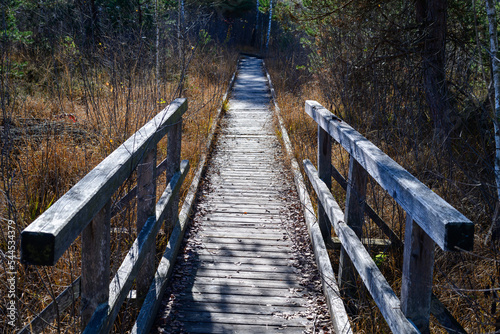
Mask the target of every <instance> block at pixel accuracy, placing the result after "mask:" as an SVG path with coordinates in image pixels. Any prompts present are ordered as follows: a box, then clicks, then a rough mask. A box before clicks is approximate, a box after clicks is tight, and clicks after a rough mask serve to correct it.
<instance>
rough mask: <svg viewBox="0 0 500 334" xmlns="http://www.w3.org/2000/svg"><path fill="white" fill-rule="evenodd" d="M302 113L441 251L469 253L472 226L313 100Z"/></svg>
mask: <svg viewBox="0 0 500 334" xmlns="http://www.w3.org/2000/svg"><path fill="white" fill-rule="evenodd" d="M306 113H307V114H308V115H309V116H311V117H312V118H313V119H314V120H315V121H316V122H317V123H318V125H319V126H320V127H321V128H322V129H323V130H324V131H326V132H327V133H328V134H329V135H330V136H331V137H332V138H333V139H335V141H337V142H338V143H340V144H341V145H342V146H343V147H344V149H345V150H346V151H347V152H348V153H349V154H350V155H351V156H353V157H354V159H356V161H357V162H358V163H359V164H360V165H361V166H362V167H363V168H364V169H365V170H366V171H367V172H368V174H370V176H372V177H373V179H374V180H375V181H377V183H379V184H380V185H381V186H382V188H384V189H385V190H386V191H387V192H388V193H389V194H390V195H391V196H392V198H394V199H395V200H396V201H397V202H398V204H399V205H401V207H402V208H403V209H404V210H405V211H406V212H407V213H408V214H410V215H411V216H412V218H413V219H414V220H415V222H417V223H418V224H419V225H420V227H421V228H422V229H424V231H425V232H426V233H427V234H428V235H429V236H430V237H431V238H432V239H433V240H434V242H436V243H437V244H438V245H439V247H441V249H443V250H445V251H456V250H457V249H458V248H460V249H465V250H472V246H473V243H474V224H473V223H472V222H471V221H470V220H469V219H467V218H466V217H465V216H464V215H462V214H461V213H460V212H458V211H457V210H456V209H455V208H453V207H452V206H451V205H450V204H448V203H447V202H445V201H444V200H443V199H442V198H441V197H439V196H438V195H437V194H436V193H434V192H433V191H432V190H430V189H429V188H428V187H426V186H425V185H424V184H423V183H422V182H420V181H419V180H418V179H417V178H415V177H414V176H413V175H411V174H410V173H409V172H408V171H406V170H405V169H404V168H403V167H401V166H400V165H398V164H397V163H396V162H395V161H394V160H393V159H391V158H390V157H389V156H388V155H387V154H385V153H384V152H383V151H382V150H380V149H379V148H378V147H376V146H375V145H374V144H373V143H372V142H370V141H369V140H368V139H366V138H365V137H363V136H362V135H361V134H360V133H359V132H357V131H356V130H354V129H353V128H352V127H351V126H349V125H348V124H347V123H345V122H344V121H341V120H340V119H339V118H337V117H335V116H334V115H333V114H332V113H331V112H330V111H328V110H327V109H326V108H324V107H323V106H322V105H320V104H319V103H318V102H316V101H306Z"/></svg>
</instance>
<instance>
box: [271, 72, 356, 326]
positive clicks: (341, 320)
mask: <svg viewBox="0 0 500 334" xmlns="http://www.w3.org/2000/svg"><path fill="white" fill-rule="evenodd" d="M266 76H267V80H268V83H269V87H270V90H271V95H272V97H273V104H274V108H275V114H276V117H277V118H278V125H279V129H280V131H281V135H282V140H283V144H284V146H285V149H286V153H287V157H288V159H289V161H290V163H291V168H292V172H293V178H294V182H295V187H296V188H297V192H298V194H299V198H300V202H301V204H302V207H303V210H302V211H303V214H304V218H305V221H306V224H307V229H308V231H309V236H310V237H311V242H312V245H313V249H314V256H315V259H316V264H317V266H318V270H319V272H320V274H321V283H322V286H323V293H324V295H325V297H326V301H327V303H328V309H329V311H330V317H331V319H332V323H333V327H334V329H335V332H336V333H337V334H350V333H352V328H351V324H350V322H349V317H348V315H347V312H346V310H345V306H344V303H343V301H342V299H341V298H340V291H339V288H338V285H337V280H336V279H335V275H334V273H333V268H332V265H331V262H330V258H329V256H328V251H327V249H326V246H325V243H324V241H323V237H322V235H321V231H320V229H319V227H318V224H316V223H317V219H316V217H315V216H314V213H313V212H314V209H313V206H312V202H311V198H310V196H309V192H308V191H307V188H306V185H305V183H304V178H303V177H302V173H301V171H300V167H299V164H298V162H297V160H296V159H295V156H294V153H293V148H292V143H291V141H290V138H289V136H288V132H287V130H286V127H285V123H284V121H283V118H282V117H281V114H280V113H281V112H280V109H279V106H278V104H277V102H276V93H275V91H274V88H273V84H272V82H271V76H270V75H269V72H267V70H266Z"/></svg>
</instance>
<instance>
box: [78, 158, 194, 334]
mask: <svg viewBox="0 0 500 334" xmlns="http://www.w3.org/2000/svg"><path fill="white" fill-rule="evenodd" d="M188 171H189V162H188V161H187V160H184V161H182V163H181V171H180V172H177V173H176V174H175V175H174V176H173V177H172V179H171V180H170V182H169V184H168V185H167V188H166V189H165V191H164V192H163V194H162V196H161V197H160V199H159V200H158V203H157V204H156V210H155V211H156V215H155V216H153V217H150V218H149V219H148V220H147V221H146V223H145V224H144V227H143V228H142V230H141V231H140V233H139V235H138V236H137V239H135V241H134V243H133V245H132V247H131V248H130V250H129V252H128V254H127V255H126V257H125V259H124V260H123V262H122V264H121V266H120V268H119V269H118V271H117V273H116V275H115V277H114V278H113V280H112V281H111V283H110V285H109V301H108V303H104V304H101V305H99V306H98V308H97V309H96V311H95V312H94V315H93V316H92V318H91V320H90V322H89V324H88V325H87V327H86V328H85V331H84V333H108V332H110V331H111V329H112V327H113V322H114V320H115V318H116V316H117V315H118V311H119V310H120V307H121V305H122V304H123V302H124V300H125V298H126V297H127V295H128V293H129V291H130V288H131V287H132V284H133V283H134V279H135V278H136V276H137V273H138V271H139V268H140V266H141V265H142V262H143V260H144V258H145V257H146V254H147V253H148V252H149V250H150V249H151V246H152V245H154V240H155V238H156V235H157V233H158V231H159V230H160V228H161V225H162V223H163V221H164V219H165V213H166V212H167V209H168V208H169V207H170V206H171V205H172V202H173V199H174V197H175V195H176V194H177V193H178V192H179V190H180V187H181V184H182V182H183V181H184V179H185V177H186V175H187V173H188Z"/></svg>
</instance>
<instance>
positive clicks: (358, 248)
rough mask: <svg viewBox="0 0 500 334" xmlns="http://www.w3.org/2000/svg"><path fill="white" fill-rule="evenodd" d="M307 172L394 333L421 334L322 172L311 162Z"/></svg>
mask: <svg viewBox="0 0 500 334" xmlns="http://www.w3.org/2000/svg"><path fill="white" fill-rule="evenodd" d="M304 170H305V172H306V174H307V176H308V178H309V181H310V182H311V184H312V186H313V188H314V190H315V191H316V194H317V195H318V199H319V201H320V202H321V205H322V206H323V208H324V209H325V213H326V215H327V216H328V218H329V219H330V222H331V224H332V226H333V228H334V230H335V233H336V234H337V236H338V238H339V239H340V241H341V242H342V245H343V247H344V249H345V250H346V252H347V254H348V255H349V257H350V258H351V260H352V262H353V264H354V266H355V267H356V269H357V271H358V273H359V274H360V276H361V279H362V280H363V282H364V284H365V286H366V288H367V289H368V291H369V292H370V294H371V295H372V297H373V300H374V301H375V303H376V304H377V306H378V307H379V309H380V311H381V313H382V315H383V316H384V318H385V320H386V321H387V324H388V325H389V327H390V328H391V330H392V331H393V332H394V333H419V331H418V330H417V329H416V328H415V327H414V325H413V324H412V323H411V322H410V321H408V319H406V317H405V316H404V314H403V312H402V311H401V309H400V301H399V299H398V297H397V296H396V294H395V293H394V291H393V290H392V288H391V286H390V285H389V283H388V282H387V280H386V279H385V277H384V276H383V275H382V273H381V272H380V270H379V269H378V267H377V265H376V264H375V262H374V261H373V260H372V258H371V256H370V254H369V253H368V252H367V251H366V249H365V247H364V246H363V244H362V243H361V240H360V239H359V238H358V237H357V236H356V234H355V233H354V231H353V230H352V229H351V228H350V227H349V226H348V225H347V224H346V223H345V222H344V221H343V220H344V213H343V212H342V210H341V209H340V206H339V205H338V203H337V201H335V199H334V198H333V195H332V194H331V193H330V189H328V187H327V186H326V185H325V183H324V182H323V181H321V180H320V178H319V175H318V172H317V171H316V169H315V168H314V166H313V165H312V163H311V162H310V161H309V160H304Z"/></svg>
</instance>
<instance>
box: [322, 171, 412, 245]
mask: <svg viewBox="0 0 500 334" xmlns="http://www.w3.org/2000/svg"><path fill="white" fill-rule="evenodd" d="M331 172H332V177H333V178H334V179H335V181H337V182H338V183H339V184H340V186H341V187H342V188H343V189H344V190H347V180H346V179H345V178H344V177H343V176H342V174H340V173H339V171H338V170H337V168H335V167H334V166H333V165H332V166H331ZM365 212H366V214H367V215H368V217H370V218H371V220H372V221H373V222H374V223H375V224H377V226H378V227H380V229H381V230H382V232H384V234H385V235H386V236H388V237H389V239H390V240H391V247H396V248H399V247H403V243H402V242H401V240H400V239H399V237H398V236H397V235H396V234H394V232H393V231H392V230H391V228H390V227H389V226H388V225H387V224H386V223H385V222H384V221H383V219H382V218H380V216H379V215H378V214H377V213H376V212H375V210H373V208H372V207H371V206H370V205H369V204H368V203H366V202H365Z"/></svg>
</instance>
